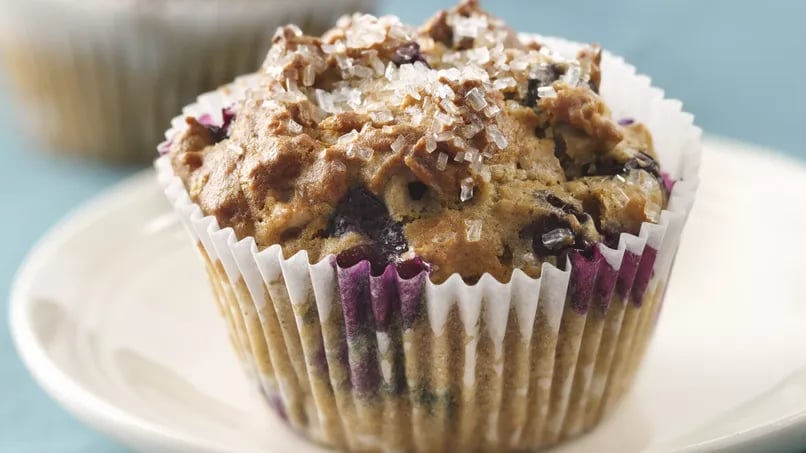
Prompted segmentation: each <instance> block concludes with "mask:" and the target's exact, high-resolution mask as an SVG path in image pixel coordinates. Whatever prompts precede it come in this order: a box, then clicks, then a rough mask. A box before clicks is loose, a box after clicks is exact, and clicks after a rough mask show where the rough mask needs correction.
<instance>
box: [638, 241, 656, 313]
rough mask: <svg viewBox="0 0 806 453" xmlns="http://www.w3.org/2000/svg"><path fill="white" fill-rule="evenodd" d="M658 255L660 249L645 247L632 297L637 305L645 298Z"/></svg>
mask: <svg viewBox="0 0 806 453" xmlns="http://www.w3.org/2000/svg"><path fill="white" fill-rule="evenodd" d="M657 256H658V251H657V250H655V249H653V248H652V247H649V246H646V247H644V253H643V254H642V255H641V263H640V264H639V265H638V271H637V272H636V273H635V282H634V283H633V285H632V299H633V303H635V305H638V306H640V305H641V303H642V302H643V299H644V293H645V292H646V288H647V286H649V279H650V278H652V274H653V270H654V267H655V258H657Z"/></svg>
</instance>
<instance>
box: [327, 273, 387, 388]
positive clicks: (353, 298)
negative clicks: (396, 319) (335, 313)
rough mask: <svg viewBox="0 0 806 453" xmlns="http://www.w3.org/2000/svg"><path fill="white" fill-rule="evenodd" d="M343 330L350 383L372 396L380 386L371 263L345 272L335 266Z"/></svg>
mask: <svg viewBox="0 0 806 453" xmlns="http://www.w3.org/2000/svg"><path fill="white" fill-rule="evenodd" d="M336 270H337V275H338V283H339V293H340V295H341V305H342V311H343V313H344V327H345V330H346V332H347V342H348V343H349V350H348V361H349V364H350V382H351V384H352V386H353V388H354V389H355V391H356V392H357V393H358V394H359V395H362V396H365V397H368V396H371V395H373V394H374V393H375V392H376V391H377V388H378V384H379V383H380V370H379V367H378V357H377V353H376V351H375V349H376V348H375V347H373V344H374V341H375V339H374V335H375V332H374V330H375V328H374V319H373V318H374V317H373V313H372V301H371V292H370V263H369V262H368V261H361V262H360V263H358V264H356V265H354V266H352V267H350V268H348V269H344V268H342V267H337V268H336Z"/></svg>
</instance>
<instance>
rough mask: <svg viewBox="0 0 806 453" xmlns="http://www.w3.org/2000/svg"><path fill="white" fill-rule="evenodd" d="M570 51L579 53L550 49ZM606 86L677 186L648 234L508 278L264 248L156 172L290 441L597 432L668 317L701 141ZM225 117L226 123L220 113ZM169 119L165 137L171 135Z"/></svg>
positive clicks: (653, 93) (400, 447) (637, 89)
mask: <svg viewBox="0 0 806 453" xmlns="http://www.w3.org/2000/svg"><path fill="white" fill-rule="evenodd" d="M545 41H547V42H548V43H549V44H550V45H553V48H554V49H555V50H557V51H559V52H561V53H564V54H568V53H569V52H572V51H573V49H575V48H576V46H577V44H574V43H570V42H567V41H563V40H557V39H545ZM602 74H603V79H602V85H601V92H602V95H603V97H604V98H605V99H606V100H607V101H608V103H609V104H610V106H611V107H612V109H613V113H614V117H616V118H619V117H621V116H629V117H633V118H636V119H637V120H639V121H642V122H644V123H645V124H647V126H648V127H649V129H650V130H651V131H652V133H653V136H654V140H655V144H656V149H657V151H658V153H659V156H660V160H661V163H662V167H663V168H664V170H665V171H667V172H668V173H669V174H670V176H671V177H672V178H673V179H674V180H676V183H675V184H674V187H673V190H672V193H671V197H670V202H669V205H668V208H667V209H666V210H664V211H663V212H662V214H661V220H660V222H659V224H649V223H645V224H643V225H642V228H641V231H640V234H639V235H638V236H632V235H628V234H622V235H621V238H620V242H619V246H618V248H617V249H616V250H613V249H610V248H607V247H605V246H604V245H599V246H598V249H596V251H595V253H594V257H593V258H592V259H586V258H585V257H583V256H582V255H579V254H576V255H572V256H571V257H570V258H569V261H570V263H569V264H570V266H566V269H567V270H565V271H562V270H560V269H558V268H556V267H554V266H552V265H548V264H544V265H543V269H542V276H541V278H538V279H533V278H530V277H528V276H527V275H525V274H524V273H522V272H521V271H519V270H517V271H515V273H514V275H513V277H512V279H511V281H510V282H508V283H500V282H497V281H495V280H494V279H493V278H491V276H490V275H484V276H483V277H482V278H481V280H480V281H479V282H478V283H476V284H475V285H468V284H466V283H464V282H463V281H462V280H461V279H460V278H459V276H458V275H454V276H452V277H451V278H449V279H448V280H447V281H446V282H444V283H442V284H439V285H436V284H433V283H432V282H431V281H430V280H429V279H428V278H427V276H426V275H425V273H421V274H420V275H417V276H415V277H413V278H410V279H404V278H401V277H400V276H398V274H397V272H396V271H395V269H394V268H393V267H391V266H390V267H388V268H387V269H386V272H385V273H384V274H383V275H381V276H372V275H370V270H369V265H368V263H367V262H363V263H359V264H357V265H355V266H353V267H351V268H348V269H343V268H341V267H339V266H337V265H336V263H335V259H334V257H333V256H330V257H327V258H325V259H323V260H322V261H320V262H318V263H315V264H311V263H310V262H309V260H308V256H307V254H306V253H305V252H300V253H297V254H296V255H294V256H292V257H291V258H288V259H285V258H284V257H283V255H282V253H281V250H280V247H279V246H276V245H275V246H271V247H268V248H266V249H264V250H259V249H258V247H257V246H256V244H255V241H254V239H253V238H251V237H249V238H245V239H243V240H240V241H239V240H238V239H237V238H236V237H235V234H234V232H233V230H232V229H231V228H224V229H220V228H219V226H218V225H217V223H216V220H215V218H214V217H211V216H204V215H203V213H202V212H201V210H200V208H199V207H198V206H197V205H195V204H194V203H193V202H192V201H191V200H190V199H189V197H188V194H187V192H186V191H185V189H184V187H183V185H182V182H181V181H180V180H179V179H178V178H177V177H176V176H175V175H174V174H173V172H172V170H171V167H170V163H169V161H168V159H167V158H166V157H163V158H160V159H159V160H158V161H157V163H156V166H157V169H158V174H159V178H160V181H161V183H162V184H163V185H164V187H165V192H166V194H167V196H168V199H169V200H170V202H171V203H172V204H173V206H174V208H175V210H176V211H177V212H178V213H179V215H180V216H181V218H182V220H183V221H184V223H185V225H186V226H187V229H188V231H189V232H190V234H191V236H192V237H193V240H194V242H195V244H196V246H197V247H198V249H199V252H200V254H201V256H202V257H203V258H204V261H205V264H206V268H207V272H208V273H209V276H210V281H211V282H212V286H213V290H214V291H215V294H216V299H217V301H218V303H219V305H220V308H221V312H222V314H223V317H224V318H225V319H226V322H227V325H228V327H229V332H230V337H231V340H232V343H233V345H234V347H235V350H236V351H237V353H238V355H239V357H240V358H241V360H242V361H243V363H244V365H245V367H246V369H247V370H248V371H249V373H250V374H251V375H252V376H253V377H254V378H255V381H256V382H257V383H258V386H259V388H260V389H261V391H262V392H263V394H264V396H265V398H266V399H267V400H268V402H269V404H270V405H271V406H272V407H273V408H274V410H275V411H276V412H277V413H278V414H279V415H280V416H281V417H283V418H284V419H285V420H286V421H287V422H288V424H289V425H290V426H292V427H293V428H294V429H295V430H297V431H299V432H301V433H303V434H305V435H307V436H308V437H310V438H312V439H314V440H316V441H318V442H320V443H323V444H327V445H331V446H336V447H339V448H345V449H350V450H355V451H380V450H383V451H462V450H469V449H473V450H474V451H477V450H486V451H501V450H506V449H508V448H509V449H513V450H524V449H527V450H528V449H535V448H539V447H542V446H547V445H551V444H554V443H556V442H559V441H560V440H563V439H565V438H569V437H572V436H575V435H578V434H580V433H582V432H584V431H586V430H588V429H590V428H592V427H593V426H594V425H596V424H597V423H598V422H599V421H600V419H601V418H602V416H603V415H605V414H607V413H608V412H609V411H611V409H612V408H613V407H614V405H615V404H616V403H617V402H618V401H619V399H620V398H621V396H622V395H623V394H624V393H625V391H627V389H628V388H629V387H630V384H631V382H632V381H633V378H634V376H635V373H636V370H637V368H638V365H639V363H640V362H641V358H642V356H643V355H644V351H645V350H646V347H647V344H648V340H649V338H650V336H651V333H652V331H653V328H654V326H655V323H656V319H657V316H658V313H659V311H660V309H661V305H662V301H663V295H664V292H665V289H666V285H667V282H668V278H669V273H670V271H671V268H672V263H673V261H674V256H675V253H676V250H677V247H678V243H679V240H680V233H681V229H682V227H683V224H684V222H685V219H686V217H687V215H688V212H689V210H690V208H691V205H692V202H693V200H694V194H695V190H696V187H697V184H698V176H697V173H698V167H699V157H700V135H701V131H700V130H699V129H698V128H696V127H695V126H693V124H692V120H693V117H692V116H691V115H690V114H687V113H683V112H681V104H680V102H677V101H672V100H666V99H663V93H662V92H661V91H660V90H658V89H656V88H652V87H651V86H650V80H649V78H647V77H645V76H641V75H636V74H635V69H634V68H633V67H632V66H629V65H627V64H625V63H624V62H623V60H621V59H620V58H618V57H614V56H612V55H610V54H605V56H604V61H603V67H602ZM251 83H254V78H253V77H245V78H242V79H239V80H238V81H236V83H234V84H233V85H231V86H229V87H227V88H225V89H222V90H219V91H218V92H215V93H212V94H207V95H205V96H202V97H201V98H199V103H197V104H194V105H191V106H189V107H188V108H187V109H186V110H185V115H194V116H199V115H201V114H204V113H207V114H211V115H216V112H220V110H221V108H222V107H224V106H227V105H229V103H231V101H232V100H233V99H237V98H238V97H240V96H242V95H243V92H244V90H245V89H246V88H247V87H248V86H249V85H250V84H251ZM218 115H219V117H220V113H218ZM182 118H183V117H179V118H177V119H175V121H174V126H175V127H174V128H173V129H171V130H169V131H168V133H167V134H166V135H167V136H168V137H169V138H170V137H172V136H173V134H175V133H176V132H177V130H178V129H179V128H181V127H182V124H183V121H182Z"/></svg>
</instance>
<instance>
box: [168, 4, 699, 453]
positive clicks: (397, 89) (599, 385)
mask: <svg viewBox="0 0 806 453" xmlns="http://www.w3.org/2000/svg"><path fill="white" fill-rule="evenodd" d="M545 42H546V41H544V40H537V39H534V38H526V39H523V40H521V39H519V38H518V37H517V36H516V35H515V34H514V33H513V32H512V31H511V30H510V29H509V28H508V27H507V26H506V25H505V24H504V23H503V22H502V21H501V20H500V19H497V18H495V17H493V16H491V15H489V14H487V13H486V12H484V11H483V10H481V9H480V7H479V5H478V3H477V2H475V1H465V2H463V3H461V4H460V5H459V6H457V7H456V8H454V9H452V10H450V11H443V12H439V13H437V14H436V15H435V16H434V17H433V18H432V19H431V20H430V21H428V22H427V23H426V24H424V25H423V26H422V27H420V28H419V29H414V28H411V27H409V26H406V25H404V24H402V23H400V21H399V20H398V19H397V18H394V17H382V18H375V17H372V16H366V15H354V16H351V17H347V18H344V19H342V20H340V21H339V23H338V24H337V26H336V27H335V28H333V29H332V30H330V31H328V32H327V33H325V34H324V35H323V36H322V37H321V38H317V37H312V36H306V35H303V34H302V33H300V31H299V29H298V28H296V27H292V26H289V27H283V28H281V29H280V30H278V32H277V34H276V35H275V38H274V45H273V47H272V50H271V51H270V52H269V55H268V58H267V59H266V62H265V63H264V65H263V67H262V68H261V71H260V72H259V73H258V74H256V75H255V76H252V77H250V78H247V79H243V80H241V81H240V82H238V83H236V84H234V85H232V86H230V87H227V88H225V89H223V90H220V91H219V92H217V93H216V94H213V95H208V96H204V97H202V98H200V102H199V103H198V104H194V105H192V106H190V107H189V108H188V109H187V110H186V114H187V116H186V117H181V118H178V119H176V120H175V123H174V128H173V129H171V130H170V131H169V133H168V138H169V140H170V145H169V146H166V147H165V148H164V149H163V152H164V153H166V155H164V156H163V157H161V158H160V159H159V160H158V162H157V167H158V170H159V171H160V178H161V181H162V182H163V184H164V185H165V186H166V194H167V195H168V197H169V199H170V200H171V202H172V203H173V205H174V207H175V208H176V210H177V212H178V213H179V214H180V216H181V217H182V219H183V220H184V221H185V223H186V225H187V226H188V227H189V231H190V232H191V235H192V237H193V239H194V241H195V242H196V245H197V247H198V249H199V250H200V252H201V255H202V257H203V258H204V262H205V264H206V267H207V270H208V274H209V276H210V280H211V282H212V285H213V289H214V291H215V293H216V296H217V300H218V302H219V303H220V305H221V307H222V312H223V313H224V317H225V319H226V320H227V323H228V326H229V329H230V333H231V338H232V341H233V343H234V345H235V347H236V350H237V351H238V353H239V355H240V357H241V359H242V360H243V362H244V364H245V366H246V368H247V370H249V371H250V373H251V374H252V375H253V376H254V378H255V379H256V381H257V382H258V383H259V385H260V387H261V389H262V390H263V393H264V394H265V396H266V398H267V400H268V402H269V404H271V405H272V407H274V408H275V410H276V411H277V413H278V414H280V415H281V416H282V417H283V418H285V419H286V421H287V422H288V423H289V424H290V425H291V426H292V427H294V428H295V429H296V430H298V431H299V432H302V433H304V434H305V435H306V436H308V437H309V438H311V439H314V440H316V441H318V442H321V443H323V444H326V445H329V446H333V447H336V448H341V449H347V450H350V451H423V452H425V451H507V450H516V451H521V450H534V449H538V448H543V447H546V446H550V445H554V444H556V443H557V442H559V441H561V440H563V439H568V438H571V437H574V436H576V435H578V434H580V433H581V432H584V431H585V430H588V429H591V428H592V427H594V426H596V425H597V424H598V422H599V421H600V420H601V419H602V417H603V416H604V415H605V414H607V413H609V412H610V411H611V410H612V408H613V407H614V406H615V404H616V403H617V402H618V401H619V399H620V397H621V396H622V395H623V394H624V393H625V392H626V391H627V389H629V387H630V384H631V382H632V380H633V377H634V376H635V372H636V370H637V368H638V364H639V363H640V359H641V357H642V356H643V353H644V350H645V348H646V345H647V344H648V341H649V338H650V336H651V332H652V330H653V327H654V325H655V320H656V316H657V314H658V312H659V309H660V306H661V302H662V298H663V294H664V290H665V287H666V282H667V281H668V277H669V274H670V271H671V267H672V261H673V258H674V255H675V252H676V250H677V246H678V243H679V237H680V231H681V228H682V225H683V222H684V220H685V217H686V215H687V213H688V210H689V208H690V206H691V203H692V201H693V197H694V190H695V188H696V186H697V167H698V161H699V157H698V156H699V154H698V152H699V130H698V129H697V128H695V127H694V126H693V125H692V124H691V117H690V115H687V114H685V113H682V112H680V110H679V105H678V104H676V103H674V102H671V101H667V100H664V99H662V95H661V94H660V93H659V91H658V90H656V89H654V88H651V87H650V86H648V83H647V82H646V81H645V79H642V78H640V77H638V76H636V75H635V73H634V70H633V69H632V68H631V67H629V66H627V65H625V64H624V63H623V62H622V61H620V60H618V59H616V58H615V57H612V56H609V55H606V54H605V55H602V54H601V52H600V50H599V49H598V48H597V47H595V46H587V47H580V46H577V45H573V44H571V43H567V42H562V41H556V40H554V41H552V42H553V43H555V44H557V46H558V48H557V49H552V48H550V47H549V46H547V45H546V44H545ZM572 49H573V51H571V50H572ZM610 106H613V108H614V109H617V110H618V111H619V113H620V114H621V115H626V114H629V115H630V116H631V117H635V118H637V119H639V120H647V121H649V123H648V127H647V126H644V125H642V123H641V122H640V121H636V120H633V119H629V118H623V119H622V120H621V121H619V117H615V118H614V117H613V115H611V112H610ZM624 106H630V110H629V111H626V110H624ZM650 130H651V131H652V135H650ZM666 163H669V165H668V166H667V165H666Z"/></svg>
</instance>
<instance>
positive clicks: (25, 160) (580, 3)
mask: <svg viewBox="0 0 806 453" xmlns="http://www.w3.org/2000/svg"><path fill="white" fill-rule="evenodd" d="M452 3H453V2H452V1H451V0H432V1H424V0H413V1H412V0H409V1H406V0H381V1H380V7H379V10H380V11H381V12H383V13H395V14H399V15H400V16H401V17H402V18H403V19H404V20H406V21H409V22H420V21H422V20H423V19H425V18H426V17H427V16H428V15H430V13H431V12H432V11H433V10H434V9H436V8H437V7H447V6H449V5H450V4H452ZM485 4H486V6H487V7H489V9H491V10H492V11H493V12H495V13H497V14H499V15H501V16H503V17H504V18H505V19H506V20H508V21H509V22H510V24H512V25H513V26H514V27H515V28H516V29H518V30H522V31H535V32H539V33H542V34H551V35H559V36H564V37H567V38H569V39H574V40H580V41H597V42H600V43H601V44H602V45H603V46H604V47H606V48H608V49H610V50H612V51H614V52H615V53H618V54H621V55H623V56H625V57H626V58H627V59H628V60H629V61H631V62H632V63H633V64H635V65H636V66H637V67H638V68H639V70H640V71H641V72H643V73H646V74H649V75H650V76H651V77H652V78H653V80H654V83H655V85H657V86H661V87H663V88H665V89H666V92H667V94H668V95H669V96H671V97H676V98H679V99H682V100H683V102H684V104H685V106H686V109H687V110H688V111H690V112H693V113H694V114H695V115H696V117H697V123H698V124H699V125H700V126H702V127H703V128H704V129H705V130H706V132H708V133H715V134H720V135H726V136H731V137H734V138H739V139H742V140H746V141H750V142H755V143H759V144H763V145H766V146H768V147H770V148H774V149H777V150H780V151H781V152H783V153H786V154H789V155H791V156H795V157H798V158H801V159H806V146H804V145H803V132H804V130H806V90H804V88H803V86H804V82H803V80H804V72H806V59H804V54H805V53H806V28H804V27H803V24H802V18H803V17H806V2H803V1H799V0H768V1H766V2H760V1H750V0H676V1H671V0H667V1H660V0H657V1H647V0H610V1H601V0H564V1H551V2H549V1H542V0H541V1H530V0H503V1H498V2H494V1H492V0H487V1H486V2H485ZM1 78H2V68H0V79H1ZM88 127H91V125H88ZM35 149H36V146H35V145H33V144H30V143H26V142H24V141H23V139H22V138H21V137H20V136H19V135H18V132H17V128H16V126H15V116H14V108H13V106H11V105H9V104H8V96H7V95H4V94H3V92H2V90H0V206H2V207H3V208H2V211H0V212H2V214H0V295H5V294H8V292H9V289H10V285H11V282H12V278H13V273H14V271H15V270H16V268H17V267H18V265H19V263H20V261H21V260H22V259H23V257H24V254H25V253H26V251H27V250H29V249H30V247H31V246H32V245H33V243H34V241H35V240H36V239H37V238H38V237H39V236H41V235H42V233H44V232H45V230H46V229H47V228H48V227H49V226H50V225H52V224H53V223H54V222H55V221H57V220H58V219H59V218H60V217H61V216H62V215H64V214H65V213H66V212H67V211H68V210H70V209H71V208H72V207H74V206H76V205H77V204H78V203H80V202H81V201H83V200H85V199H87V198H88V197H90V196H92V195H93V194H96V193H97V192H98V191H99V190H101V189H102V188H104V187H106V186H108V185H110V184H112V183H114V182H116V181H118V180H120V179H121V178H123V177H125V176H126V175H128V174H130V173H131V172H133V171H134V169H131V168H108V167H103V166H100V165H97V164H88V163H81V162H74V161H67V160H64V159H55V158H53V157H49V156H43V155H41V154H38V153H33V152H32V151H33V150H35ZM2 297H3V296H0V299H2ZM0 377H1V378H0V379H1V380H0V384H2V385H0V451H3V452H6V451H8V452H20V453H25V452H50V451H54V452H88V451H101V452H115V451H123V448H122V447H120V446H118V445H116V444H115V443H114V442H112V441H110V440H108V439H106V438H105V437H103V436H102V435H100V434H97V433H95V432H93V431H91V430H90V429H88V428H86V427H84V426H83V425H81V424H80V423H79V422H78V421H76V420H75V419H73V418H72V417H70V416H69V415H68V414H67V413H65V412H64V411H63V410H62V409H60V408H59V407H58V406H57V405H56V404H55V403H53V402H52V401H51V400H50V399H48V397H47V396H46V395H45V394H44V393H43V392H42V391H41V390H39V389H38V388H37V387H36V386H35V384H34V383H33V381H32V380H31V379H30V377H29V376H28V373H27V372H26V370H25V369H24V367H23V365H22V364H21V363H20V361H19V359H18V358H17V356H16V353H15V351H14V349H13V346H12V344H11V339H10V338H9V335H8V329H7V319H6V310H2V311H0Z"/></svg>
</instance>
